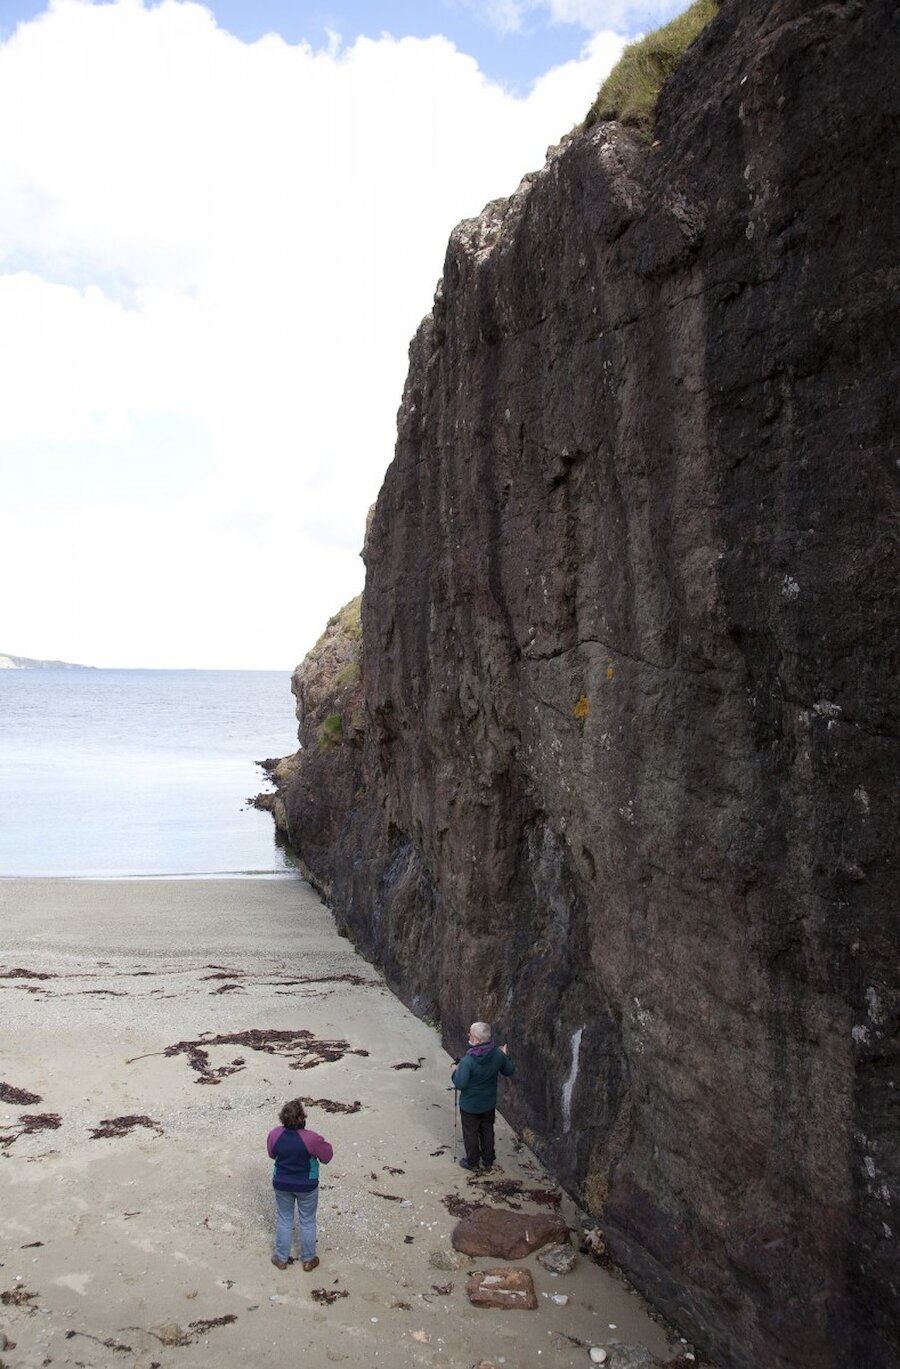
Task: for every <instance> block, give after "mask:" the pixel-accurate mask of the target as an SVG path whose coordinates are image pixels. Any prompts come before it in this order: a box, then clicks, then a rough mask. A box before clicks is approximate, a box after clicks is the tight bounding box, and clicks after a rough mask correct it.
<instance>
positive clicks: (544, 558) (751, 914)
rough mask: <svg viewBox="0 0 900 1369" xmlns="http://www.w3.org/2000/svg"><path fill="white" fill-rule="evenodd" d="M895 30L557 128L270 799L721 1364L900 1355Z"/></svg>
mask: <svg viewBox="0 0 900 1369" xmlns="http://www.w3.org/2000/svg"><path fill="white" fill-rule="evenodd" d="M896 25H897V11H896V7H895V6H894V5H892V4H888V3H886V0H868V3H862V2H861V0H844V2H843V3H838V4H835V3H830V2H829V3H824V2H817V0H814V2H813V3H809V0H802V3H801V0H774V3H771V2H770V0H743V2H742V3H738V0H726V2H725V3H724V4H723V6H722V9H721V11H720V13H719V16H718V17H717V19H715V20H714V21H713V22H712V23H711V24H710V26H709V27H708V28H707V29H706V30H705V32H704V34H703V35H702V36H701V38H700V39H699V40H698V42H697V43H696V44H695V45H694V47H693V48H692V49H691V50H690V51H689V53H688V55H687V57H686V58H685V60H684V62H683V64H682V65H681V67H680V68H679V69H678V71H677V72H676V74H675V75H674V77H673V78H672V80H671V81H670V82H669V85H668V86H667V87H666V89H665V91H664V93H663V97H662V100H661V105H660V111H659V118H658V123H657V127H656V130H655V141H654V145H653V146H652V147H648V146H646V145H645V144H643V143H641V142H640V141H639V139H638V138H637V137H636V136H634V135H632V134H630V133H628V132H627V131H625V130H623V129H621V128H619V127H617V126H614V125H600V126H597V127H595V128H593V129H591V130H590V131H589V132H588V133H587V134H583V135H580V136H576V137H573V138H572V139H570V140H568V141H566V143H565V144H564V145H563V146H562V147H560V148H559V149H556V150H555V151H553V152H552V154H551V155H550V157H549V159H548V162H547V165H546V166H545V167H544V169H543V170H542V171H541V172H539V173H537V174H535V175H532V176H529V177H527V178H526V179H525V180H524V181H523V182H522V185H521V186H520V188H519V190H518V191H517V192H516V194H515V195H514V196H513V197H512V198H511V199H510V200H508V201H497V202H495V203H493V204H492V205H489V206H488V208H487V209H486V210H485V212H484V213H483V214H482V215H481V217H480V218H478V219H476V220H472V221H470V222H467V223H464V224H462V225H460V227H459V228H458V229H457V230H456V231H455V232H454V234H453V236H452V238H451V241H450V245H449V248H448V252H447V259H446V264H445V269H444V275H443V280H442V283H441V286H440V288H439V291H438V294H437V297H436V300H435V305H434V310H433V312H432V314H431V315H430V316H429V317H428V318H427V319H426V320H425V322H424V323H423V324H422V327H421V329H420V331H419V333H418V336H417V337H416V339H415V341H414V343H413V345H412V349H411V358H410V361H411V364H410V372H409V378H408V381H407V385H406V389H405V392H404V396H403V403H402V407H401V410H400V414H399V436H398V443H397V450H396V456H395V459H394V462H393V464H392V466H391V467H390V470H389V471H388V474H387V477H386V479H385V483H384V487H383V489H382V492H381V495H380V498H379V500H378V504H377V506H376V509H375V512H374V516H373V518H372V522H371V527H370V530H369V534H368V538H367V548H366V565H367V581H366V590H365V596H364V606H363V615H362V668H363V679H362V682H361V683H359V682H357V683H355V684H353V685H349V686H346V688H347V689H348V694H347V698H346V702H345V704H342V705H341V706H340V707H337V706H336V705H335V703H334V700H333V698H332V697H331V696H328V697H327V698H323V699H321V700H320V701H319V709H320V714H317V715H316V716H315V717H314V718H310V720H309V721H308V722H307V721H306V720H304V723H303V728H304V733H303V739H304V745H305V750H304V753H303V764H302V765H301V766H300V773H299V777H298V778H296V779H295V780H293V781H291V782H290V784H289V785H288V786H287V787H286V788H285V790H284V792H283V800H284V804H285V821H286V824H287V827H288V830H289V832H290V833H291V836H292V840H293V841H294V843H295V844H296V845H297V846H298V849H299V850H300V852H301V855H302V857H303V860H304V862H305V864H306V867H307V869H308V870H309V871H310V872H311V874H312V875H313V877H314V879H315V882H316V883H317V884H318V886H319V887H320V888H321V889H323V890H324V891H325V892H326V893H327V894H328V895H329V896H330V898H331V900H332V902H333V903H334V906H335V910H336V914H337V916H338V917H339V919H341V920H342V922H343V923H344V925H345V926H346V928H347V929H348V930H349V932H350V933H351V935H352V936H353V938H354V939H355V941H356V942H357V944H358V945H359V947H360V948H361V949H362V950H363V951H364V952H365V954H367V955H368V956H370V957H371V958H372V959H374V960H375V961H377V962H378V963H379V964H380V965H381V966H383V968H384V970H385V972H386V974H387V976H388V978H389V981H390V982H391V984H392V985H393V986H394V988H395V989H396V990H397V991H398V992H399V993H400V994H401V996H402V997H403V998H404V999H405V1000H406V1001H407V1002H408V1003H410V1004H411V1006H413V1007H414V1008H415V1009H416V1010H417V1011H418V1012H420V1013H422V1014H423V1015H429V1016H433V1017H436V1018H439V1019H440V1021H441V1023H442V1026H443V1031H444V1035H445V1040H446V1042H447V1044H448V1047H450V1048H451V1049H452V1050H453V1051H454V1053H456V1052H457V1051H458V1049H459V1048H460V1045H461V1044H462V1043H463V1042H464V1040H465V1028H466V1026H467V1024H468V1023H469V1022H470V1021H472V1020H474V1019H475V1018H481V1017H484V1018H488V1019H491V1018H494V1019H497V1020H498V1021H499V1023H500V1031H501V1032H502V1039H507V1038H508V1040H509V1042H510V1051H511V1054H512V1055H513V1056H514V1057H515V1058H516V1060H517V1063H518V1069H517V1073H516V1076H515V1078H514V1079H513V1080H512V1081H511V1082H510V1086H509V1088H508V1090H507V1092H506V1094H505V1108H506V1112H507V1115H508V1116H509V1117H510V1119H511V1120H512V1122H513V1123H514V1124H515V1125H517V1126H518V1127H519V1128H521V1129H523V1130H524V1131H525V1133H526V1135H527V1136H528V1139H529V1140H530V1141H531V1142H532V1143H533V1144H534V1145H535V1146H536V1148H537V1150H538V1152H539V1153H540V1155H541V1157H542V1159H543V1160H544V1161H545V1162H546V1163H547V1164H549V1165H550V1166H551V1168H552V1170H553V1172H554V1173H555V1174H556V1175H557V1176H558V1177H559V1178H560V1179H561V1180H562V1181H563V1182H564V1183H565V1184H566V1185H567V1186H568V1187H569V1189H570V1190H571V1191H572V1192H574V1193H575V1194H577V1195H578V1197H579V1198H580V1199H581V1200H582V1201H583V1202H584V1203H585V1205H586V1206H587V1207H588V1208H589V1209H590V1210H591V1211H592V1212H593V1213H594V1214H596V1216H597V1217H598V1218H599V1220H600V1223H601V1225H602V1229H603V1233H604V1236H605V1239H606V1242H607V1244H608V1247H609V1249H610V1251H611V1253H612V1255H613V1256H614V1257H615V1258H616V1259H617V1260H618V1261H620V1262H621V1263H622V1264H623V1265H624V1267H625V1268H626V1269H627V1271H628V1272H629V1274H630V1276H631V1277H632V1278H633V1279H634V1281H635V1282H636V1283H637V1284H638V1285H639V1286H640V1287H641V1289H642V1290H644V1291H645V1292H647V1293H648V1294H649V1295H650V1297H651V1298H652V1299H653V1300H654V1301H655V1302H656V1303H657V1305H658V1306H659V1307H661V1308H662V1309H663V1310H664V1311H665V1312H666V1313H667V1315H668V1316H669V1317H671V1318H672V1319H673V1320H674V1321H675V1322H676V1323H677V1324H678V1326H679V1327H680V1328H681V1329H682V1331H683V1332H684V1333H685V1334H686V1335H688V1336H689V1337H690V1339H691V1340H692V1341H695V1342H696V1343H697V1344H698V1346H699V1347H701V1348H702V1349H705V1350H706V1351H708V1352H711V1353H712V1354H713V1355H714V1356H715V1357H716V1358H717V1359H718V1360H719V1361H720V1362H721V1363H723V1364H724V1365H727V1366H733V1367H734V1369H750V1366H753V1369H757V1366H759V1365H765V1366H767V1369H844V1366H846V1365H849V1364H854V1365H860V1366H863V1365H865V1366H866V1369H895V1366H896V1365H897V1363H898V1357H900V1351H898V1342H897V1326H896V1323H895V1321H894V1319H893V1308H894V1307H895V1306H896V1300H895V1296H894V1293H893V1291H892V1289H893V1286H894V1284H895V1281H896V1268H897V1264H896V1235H895V1232H896V1228H897V1220H896V1216H895V1214H896V1208H897V1203H898V1201H900V1194H898V1193H897V1173H898V1154H897V1141H896V1130H895V1128H893V1127H892V1125H891V1123H890V1120H889V1109H890V1105H891V1102H892V1100H893V1099H894V1098H895V1097H896V1092H895V1086H896V1084H897V1082H898V1080H897V1006H898V1004H897V982H896V973H895V965H894V955H895V950H896V922H895V903H896V889H897V872H896V831H895V815H896V808H895V804H896V793H897V779H898V767H897V746H896V720H897V707H896V704H897V699H896V684H897V679H898V670H897V660H896V645H897V630H896V622H897V620H896V606H895V605H894V604H892V599H891V596H892V595H893V593H894V591H895V588H896V583H897V557H896V542H895V540H894V535H895V531H896V515H897V492H896V467H895V464H894V460H893V456H892V455H891V454H890V441H891V434H892V430H893V427H894V425H896V396H897V392H898V375H897V360H896V351H895V345H896V344H895V337H894V334H893V331H892V321H891V314H890V311H889V307H888V301H889V292H890V289H891V287H892V285H895V284H896V243H895V239H894V233H893V222H894V220H893V217H892V212H891V206H892V205H896V203H897V193H896V191H897V187H896V184H895V181H894V179H893V176H894V173H895V168H896V134H895V129H896V124H895V122H894V117H893V116H894V113H895V110H896V79H895V69H894V64H893V63H894V59H893V53H894V52H895V51H896V46H895V43H892V42H891V35H892V34H893V35H894V37H896ZM337 673H338V674H340V671H338V672H337ZM337 688H338V690H340V689H341V688H345V686H337ZM354 690H358V691H359V693H358V694H354V692H353V691H354ZM300 692H301V693H302V696H303V698H309V692H308V691H307V690H306V687H305V686H304V689H303V691H300ZM354 710H356V711H355V712H354ZM335 712H339V713H341V716H342V719H343V717H344V714H345V713H346V716H347V721H346V722H343V723H342V736H341V742H340V745H336V744H334V745H332V744H328V745H326V746H324V747H321V746H320V744H319V740H318V739H317V729H318V728H319V726H320V725H321V724H322V723H323V722H324V720H325V718H326V717H329V716H331V715H333V714H334V713H335ZM304 717H305V718H306V715H304ZM354 719H356V721H354ZM348 739H349V743H348Z"/></svg>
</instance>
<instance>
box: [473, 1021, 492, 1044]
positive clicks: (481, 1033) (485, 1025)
mask: <svg viewBox="0 0 900 1369" xmlns="http://www.w3.org/2000/svg"><path fill="white" fill-rule="evenodd" d="M469 1035H470V1036H474V1037H475V1040H476V1041H477V1042H478V1044H479V1045H480V1046H483V1045H485V1044H486V1043H487V1042H488V1041H490V1039H491V1024H490V1023H489V1022H473V1023H472V1025H471V1027H470V1028H469Z"/></svg>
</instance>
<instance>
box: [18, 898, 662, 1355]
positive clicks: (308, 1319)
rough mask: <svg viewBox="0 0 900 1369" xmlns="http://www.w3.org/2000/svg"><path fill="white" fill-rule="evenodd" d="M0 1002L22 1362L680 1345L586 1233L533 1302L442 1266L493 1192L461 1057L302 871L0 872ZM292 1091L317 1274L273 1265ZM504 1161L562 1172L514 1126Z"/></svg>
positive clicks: (539, 1273)
mask: <svg viewBox="0 0 900 1369" xmlns="http://www.w3.org/2000/svg"><path fill="white" fill-rule="evenodd" d="M0 1017H2V1034H0V1080H2V1081H3V1082H4V1084H5V1085H7V1086H9V1088H11V1089H14V1090H21V1091H23V1093H24V1094H25V1095H31V1096H32V1098H33V1099H34V1100H36V1101H27V1102H23V1101H12V1102H10V1101H4V1102H0V1210H2V1217H3V1220H2V1231H3V1244H2V1248H0V1291H2V1303H0V1361H2V1363H3V1364H4V1365H7V1366H9V1369H37V1367H38V1366H45V1365H85V1366H94V1365H112V1364H116V1365H119V1366H125V1367H126V1369H127V1367H128V1366H140V1369H152V1367H153V1366H157V1369H169V1367H170V1366H213V1365H215V1366H221V1365H223V1364H224V1365H246V1366H255V1365H269V1366H276V1369H277V1367H278V1366H282V1365H284V1366H287V1365H294V1364H296V1363H298V1362H299V1360H300V1357H301V1356H302V1359H303V1362H305V1363H307V1364H311V1365H315V1366H318V1365H323V1366H324V1365H328V1364H341V1363H344V1364H347V1365H357V1364H366V1365H369V1364H372V1363H380V1364H385V1365H396V1366H406V1365H410V1366H412V1365H416V1366H419V1365H446V1366H453V1367H454V1369H456V1366H460V1369H463V1367H465V1369H468V1366H471V1365H474V1364H476V1363H478V1362H479V1361H481V1360H489V1361H494V1362H495V1363H496V1364H497V1365H506V1366H509V1369H525V1366H529V1369H533V1366H535V1365H538V1364H541V1365H545V1366H548V1369H556V1367H557V1366H559V1369H561V1367H562V1366H576V1365H577V1366H585V1365H587V1364H588V1363H589V1355H588V1347H589V1346H591V1345H594V1346H605V1347H608V1348H609V1349H610V1351H611V1355H610V1360H611V1362H613V1361H614V1360H615V1359H616V1358H618V1357H620V1355H621V1352H620V1351H617V1350H616V1347H617V1346H621V1345H623V1344H624V1345H632V1346H643V1347H646V1349H647V1350H648V1351H649V1352H651V1353H652V1354H654V1355H657V1356H660V1357H661V1358H665V1357H666V1355H667V1354H674V1353H675V1351H676V1349H681V1348H683V1347H681V1346H679V1344H678V1342H677V1340H676V1341H675V1342H674V1343H673V1342H671V1341H670V1339H669V1337H668V1336H667V1335H666V1333H665V1330H664V1328H663V1327H662V1326H661V1325H660V1324H659V1323H658V1322H657V1321H655V1320H654V1319H652V1318H651V1317H650V1316H649V1315H648V1313H647V1310H646V1307H645V1305H644V1304H643V1302H642V1301H641V1299H640V1298H639V1297H638V1296H637V1295H636V1294H635V1293H634V1292H633V1291H631V1290H630V1289H629V1288H628V1286H627V1284H626V1283H625V1282H624V1281H621V1280H620V1279H618V1278H617V1277H615V1276H613V1275H610V1274H609V1273H607V1272H606V1271H605V1270H603V1269H602V1268H600V1267H599V1266H598V1265H597V1264H595V1263H594V1262H593V1261H591V1260H589V1259H587V1258H584V1257H581V1256H579V1259H578V1262H577V1265H576V1268H575V1270H574V1271H573V1272H572V1273H570V1274H567V1275H562V1276H556V1275H553V1274H551V1273H549V1272H548V1271H547V1270H546V1269H544V1268H543V1267H542V1266H541V1265H540V1264H539V1263H538V1261H537V1258H536V1256H535V1255H531V1256H529V1257H527V1258H526V1259H525V1260H524V1261H522V1262H521V1264H522V1265H523V1266H524V1267H526V1268H528V1269H529V1270H530V1271H531V1273H532V1275H533V1277H534V1283H535V1288H536V1291H537V1297H538V1308H537V1310H536V1311H527V1312H526V1311H520V1310H516V1311H508V1310H485V1309H478V1308H475V1307H472V1306H471V1305H470V1303H469V1301H468V1299H467V1296H466V1273H467V1271H466V1270H461V1271H453V1270H450V1271H448V1270H447V1269H446V1268H445V1269H442V1268H440V1267H439V1266H440V1259H441V1256H442V1255H445V1254H446V1252H448V1251H450V1249H451V1243H450V1236H451V1232H452V1230H453V1227H454V1225H455V1222H456V1218H455V1217H454V1216H453V1215H451V1212H450V1211H449V1210H448V1206H447V1204H448V1202H450V1204H451V1206H453V1198H454V1195H458V1196H459V1197H461V1198H462V1199H463V1200H467V1201H470V1202H472V1201H478V1200H484V1198H485V1190H484V1180H481V1181H478V1180H476V1179H474V1178H472V1177H470V1176H468V1175H467V1174H466V1173H465V1172H464V1171H463V1170H461V1169H460V1168H459V1167H458V1166H457V1165H456V1164H455V1163H454V1159H455V1150H454V1107H453V1092H452V1091H451V1090H449V1089H448V1084H449V1064H450V1059H449V1057H448V1055H447V1054H446V1052H445V1051H444V1050H443V1049H442V1047H441V1045H440V1042H439V1039H438V1035H437V1033H436V1031H435V1030H434V1029H433V1028H432V1027H430V1026H428V1025H427V1024H425V1023H423V1022H420V1021H419V1020H418V1019H417V1018H415V1017H414V1016H413V1015H412V1014H411V1013H410V1012H408V1011H407V1010H406V1008H404V1007H403V1005H402V1004H401V1003H400V1002H399V1001H398V1000H397V999H396V998H395V997H394V996H393V994H391V993H390V992H389V990H388V989H387V988H386V987H385V985H384V983H383V981H382V979H381V977H380V976H379V975H378V973H377V972H376V971H375V970H374V969H373V968H372V967H371V966H370V965H369V964H368V963H367V962H365V961H364V960H362V959H361V958H360V957H359V956H358V955H356V953H355V952H354V950H353V948H352V946H351V945H350V944H349V943H348V942H347V941H346V940H343V939H342V938H340V937H339V936H338V935H337V933H336V931H335V929H334V924H333V921H332V918H331V915H330V914H329V913H328V911H327V909H325V908H324V907H323V905H322V904H321V903H320V901H319V899H318V898H317V896H316V895H315V894H314V893H313V891H312V890H311V889H309V887H308V886H307V885H305V884H303V883H302V882H300V881H299V880H297V879H296V878H294V877H290V878H273V879H220V880H210V879H203V880H190V879H188V880H134V881H129V880H123V881H108V882H106V881H104V882H92V881H70V880H39V879H36V880H4V881H2V882H0ZM218 1037H222V1038H230V1039H225V1040H222V1041H218V1042H215V1041H213V1040H211V1038H218ZM464 1044H465V1043H463V1042H460V1050H462V1049H463V1047H464ZM171 1047H178V1049H177V1050H176V1051H174V1052H171V1053H169V1054H166V1051H167V1049H168V1048H171ZM510 1054H511V1055H512V1056H513V1057H514V1058H515V1042H510ZM517 1065H518V1068H519V1069H527V1060H521V1059H520V1060H518V1061H517ZM7 1092H8V1090H7ZM297 1096H301V1097H304V1098H307V1099H310V1100H312V1101H311V1102H310V1104H309V1106H308V1113H309V1125H310V1126H311V1127H313V1128H314V1129H315V1130H317V1131H319V1132H321V1133H322V1134H324V1135H325V1136H326V1137H327V1138H328V1139H329V1140H330V1141H331V1142H332V1143H333V1145H334V1150H335V1156H334V1161H333V1162H332V1164H331V1165H330V1166H329V1167H328V1168H327V1169H323V1171H322V1187H321V1196H320V1202H319V1256H320V1259H321V1264H320V1267H319V1268H318V1269H317V1270H315V1271H314V1273H312V1274H305V1273H304V1272H303V1271H302V1269H301V1267H300V1265H299V1263H292V1264H291V1265H290V1266H289V1268H288V1269H287V1270H286V1271H284V1272H281V1271H279V1270H278V1269H276V1268H274V1267H273V1265H272V1264H271V1261H270V1256H271V1253H272V1239H273V1232H274V1203H273V1198H272V1188H271V1164H270V1162H269V1160H268V1158H267V1156H266V1153H265V1137H266V1132H267V1131H268V1129H269V1128H270V1127H272V1126H275V1125H276V1124H277V1111H278V1108H279V1106H280V1105H281V1103H282V1102H283V1101H284V1100H285V1099H287V1098H289V1097H297ZM15 1098H16V1099H17V1100H18V1099H20V1095H18V1094H16V1095H15ZM357 1104H358V1105H359V1106H358V1107H357V1106H356V1105H357ZM342 1109H343V1110H342ZM29 1118H32V1119H35V1118H36V1119H38V1120H37V1121H28V1119H29ZM23 1119H25V1120H24V1121H23ZM117 1119H125V1120H124V1121H122V1120H118V1121H117ZM129 1119H130V1120H129ZM111 1123H112V1125H110V1124H111ZM97 1132H99V1133H101V1134H99V1135H95V1134H94V1133H97ZM104 1133H106V1134H104ZM7 1138H11V1139H7ZM498 1162H499V1166H500V1169H501V1171H502V1173H501V1174H500V1175H499V1176H498V1175H496V1174H495V1175H494V1176H492V1177H493V1178H494V1179H497V1178H501V1179H505V1180H509V1179H513V1180H518V1181H520V1182H521V1184H522V1185H523V1187H524V1188H525V1189H537V1190H540V1189H547V1188H552V1187H553V1185H552V1183H551V1182H550V1181H549V1180H548V1179H547V1176H546V1175H545V1174H544V1173H543V1171H542V1170H541V1168H540V1166H539V1165H538V1163H537V1162H536V1161H535V1159H534V1157H533V1156H532V1155H531V1154H530V1152H529V1151H528V1150H527V1149H526V1148H525V1147H524V1146H522V1145H521V1143H520V1142H518V1141H517V1139H516V1138H515V1136H514V1135H513V1133H512V1131H511V1130H510V1128H509V1127H507V1126H506V1125H505V1124H503V1123H499V1125H498ZM492 1201H494V1202H495V1203H496V1205H498V1206H503V1205H504V1204H503V1202H502V1200H498V1199H497V1198H496V1197H494V1198H493V1199H492ZM509 1201H511V1202H515V1203H518V1204H520V1205H521V1209H522V1210H524V1211H535V1212H539V1211H543V1212H546V1211H547V1210H548V1208H547V1206H546V1205H543V1206H542V1205H541V1203H540V1202H537V1203H536V1202H535V1201H533V1200H531V1199H528V1198H527V1197H524V1198H523V1197H522V1196H521V1195H519V1196H513V1197H512V1198H511V1199H510V1200H509ZM561 1210H562V1212H563V1214H564V1216H565V1217H566V1218H567V1220H568V1222H569V1224H570V1226H571V1227H572V1228H573V1231H575V1232H576V1233H577V1231H578V1230H579V1222H578V1212H577V1209H576V1208H575V1207H574V1206H573V1205H571V1204H570V1203H569V1201H568V1199H566V1198H563V1200H562V1207H561ZM573 1241H575V1242H576V1243H577V1235H575V1236H573ZM432 1259H435V1260H436V1261H437V1263H431V1262H430V1261H431V1260H432ZM499 1263H502V1262H501V1261H498V1260H496V1259H493V1260H492V1259H489V1258H485V1259H476V1260H474V1261H473V1262H472V1267H473V1268H487V1267H493V1266H496V1265H497V1264H499ZM332 1294H335V1295H336V1296H335V1297H334V1298H330V1295H332ZM344 1294H346V1296H344ZM553 1295H557V1296H563V1297H565V1298H566V1299H567V1302H566V1303H565V1305H559V1304H557V1303H555V1302H554V1301H552V1298H553ZM3 1337H5V1338H6V1341H7V1342H15V1346H14V1348H13V1347H11V1346H8V1347H7V1348H5V1349H3V1348H2V1346H3V1344H4V1340H3ZM637 1362H639V1358H638V1359H636V1360H635V1363H637Z"/></svg>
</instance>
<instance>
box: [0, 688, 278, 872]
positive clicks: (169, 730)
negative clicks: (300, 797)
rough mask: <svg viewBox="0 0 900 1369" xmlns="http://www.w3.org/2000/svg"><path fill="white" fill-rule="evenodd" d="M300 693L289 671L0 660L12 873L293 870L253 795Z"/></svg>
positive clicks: (1, 759)
mask: <svg viewBox="0 0 900 1369" xmlns="http://www.w3.org/2000/svg"><path fill="white" fill-rule="evenodd" d="M293 703H294V701H293V698H292V696H291V692H290V676H289V675H288V673H287V672H284V673H282V672H280V671H230V670H229V671H224V670H223V671H218V670H0V876H9V875H76V876H120V875H205V874H237V873H251V872H254V873H255V872H264V871H265V872H268V871H284V870H286V869H287V868H288V865H287V862H286V858H285V857H284V856H283V855H282V853H281V851H280V850H279V849H278V848H277V847H276V845H275V837H274V824H273V822H272V819H271V817H270V816H269V815H268V814H267V813H259V812H257V811H256V810H255V809H253V808H248V807H247V799H248V797H250V796H251V795H253V794H256V793H258V792H259V790H260V789H262V788H263V787H267V786H264V784H263V776H262V772H261V771H260V770H259V769H258V768H257V767H256V765H255V764H254V762H256V761H259V760H263V759H264V758H266V757H268V756H286V755H288V754H289V753H290V752H292V751H296V749H297V723H296V720H295V718H294V710H293Z"/></svg>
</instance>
